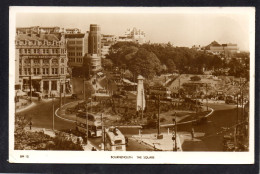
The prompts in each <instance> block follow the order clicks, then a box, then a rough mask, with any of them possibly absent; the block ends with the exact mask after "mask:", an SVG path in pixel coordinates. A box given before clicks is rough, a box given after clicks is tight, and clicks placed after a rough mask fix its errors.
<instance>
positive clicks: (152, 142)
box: [132, 133, 182, 151]
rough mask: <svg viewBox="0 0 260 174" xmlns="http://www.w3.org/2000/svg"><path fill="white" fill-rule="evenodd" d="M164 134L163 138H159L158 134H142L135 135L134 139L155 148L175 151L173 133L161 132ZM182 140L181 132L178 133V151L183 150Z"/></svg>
mask: <svg viewBox="0 0 260 174" xmlns="http://www.w3.org/2000/svg"><path fill="white" fill-rule="evenodd" d="M161 135H163V138H162V139H157V135H156V134H142V135H133V136H132V139H134V140H136V141H138V142H139V143H140V144H145V145H147V146H150V147H152V148H154V150H159V151H173V147H174V146H175V142H174V141H173V140H172V135H171V134H164V133H163V134H161ZM181 145H182V144H181V140H180V136H179V134H177V149H178V150H177V151H182V146H181Z"/></svg>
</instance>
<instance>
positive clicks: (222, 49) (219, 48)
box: [208, 43, 239, 57]
mask: <svg viewBox="0 0 260 174" xmlns="http://www.w3.org/2000/svg"><path fill="white" fill-rule="evenodd" d="M208 52H211V53H213V54H217V55H219V54H223V55H225V56H226V57H230V56H231V55H232V54H234V53H237V52H239V49H238V46H237V44H232V43H228V44H222V45H220V44H218V43H216V44H211V45H210V47H209V50H208Z"/></svg>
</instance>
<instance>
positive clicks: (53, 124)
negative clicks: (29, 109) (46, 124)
mask: <svg viewBox="0 0 260 174" xmlns="http://www.w3.org/2000/svg"><path fill="white" fill-rule="evenodd" d="M52 130H53V131H54V101H53V97H52Z"/></svg>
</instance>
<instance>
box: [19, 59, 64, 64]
mask: <svg viewBox="0 0 260 174" xmlns="http://www.w3.org/2000/svg"><path fill="white" fill-rule="evenodd" d="M19 62H20V63H22V60H21V59H20V60H19ZM23 62H24V63H30V60H29V59H24V61H23ZM49 62H50V61H49V59H43V60H42V63H44V64H47V63H49ZM51 62H52V63H58V59H52V60H51ZM60 62H61V63H64V59H61V60H60ZM33 63H35V64H39V63H40V60H39V59H33Z"/></svg>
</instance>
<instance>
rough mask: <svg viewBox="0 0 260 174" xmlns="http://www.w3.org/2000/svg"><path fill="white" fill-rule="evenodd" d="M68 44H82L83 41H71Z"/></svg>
mask: <svg viewBox="0 0 260 174" xmlns="http://www.w3.org/2000/svg"><path fill="white" fill-rule="evenodd" d="M67 43H68V44H82V40H78V41H75V40H69V41H68V42H67Z"/></svg>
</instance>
